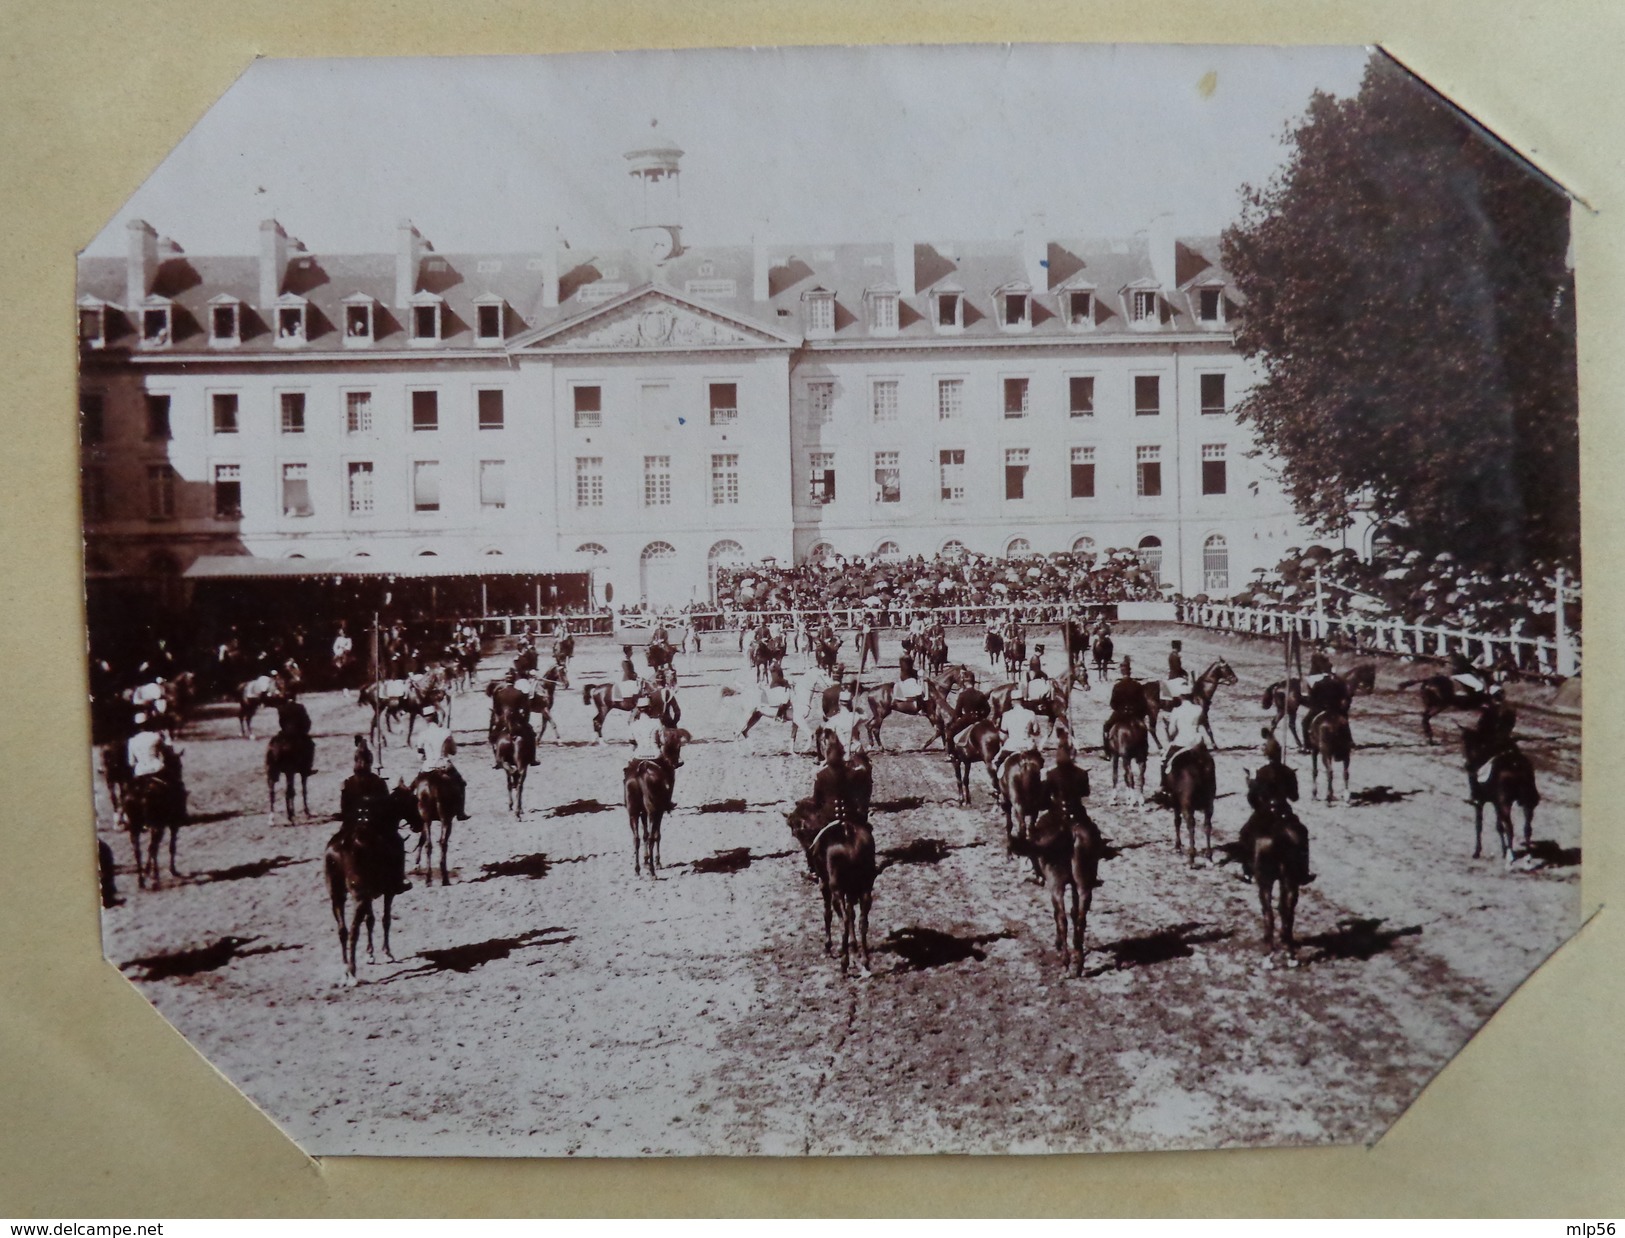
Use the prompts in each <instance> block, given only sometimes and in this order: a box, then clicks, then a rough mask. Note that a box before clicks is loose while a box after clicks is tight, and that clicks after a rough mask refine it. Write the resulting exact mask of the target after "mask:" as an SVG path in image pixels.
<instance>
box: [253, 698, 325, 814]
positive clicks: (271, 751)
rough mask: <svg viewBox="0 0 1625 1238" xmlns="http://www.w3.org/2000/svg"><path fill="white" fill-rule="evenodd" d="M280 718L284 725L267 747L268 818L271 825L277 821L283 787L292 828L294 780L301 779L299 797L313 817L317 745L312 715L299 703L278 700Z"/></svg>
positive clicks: (266, 812) (266, 784)
mask: <svg viewBox="0 0 1625 1238" xmlns="http://www.w3.org/2000/svg"><path fill="white" fill-rule="evenodd" d="M273 703H274V704H275V705H276V710H277V716H278V718H279V719H280V720H281V725H280V727H279V729H278V730H277V733H276V734H275V735H273V736H271V740H270V742H269V743H267V744H266V745H265V797H266V806H265V818H266V822H267V824H270V823H274V822H275V821H276V784H277V781H278V780H279V779H280V780H281V782H282V785H283V802H284V805H285V807H286V809H287V813H288V824H289V825H292V824H294V819H293V780H294V776H295V775H298V777H299V794H300V798H301V800H302V802H303V803H304V807H305V816H307V817H308V816H310V779H311V775H312V774H314V773H315V772H316V770H315V768H314V766H315V764H316V741H315V740H313V739H311V737H310V714H309V713H307V712H306V711H305V707H304V706H303V705H300V704H299V703H298V702H296V701H289V700H282V699H278V700H276V701H274V702H273Z"/></svg>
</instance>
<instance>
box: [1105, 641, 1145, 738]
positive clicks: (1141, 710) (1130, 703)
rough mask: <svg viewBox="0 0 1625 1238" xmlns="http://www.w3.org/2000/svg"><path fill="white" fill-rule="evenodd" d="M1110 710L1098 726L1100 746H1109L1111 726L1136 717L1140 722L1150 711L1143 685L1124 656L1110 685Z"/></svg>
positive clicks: (1129, 660) (1131, 664)
mask: <svg viewBox="0 0 1625 1238" xmlns="http://www.w3.org/2000/svg"><path fill="white" fill-rule="evenodd" d="M1110 704H1111V708H1112V712H1111V714H1110V715H1109V716H1108V717H1107V719H1106V723H1105V725H1104V726H1102V727H1101V728H1100V746H1101V748H1102V749H1106V748H1108V747H1109V743H1108V736H1110V735H1111V732H1112V728H1113V727H1114V726H1116V725H1118V723H1120V722H1129V721H1132V720H1134V719H1136V718H1138V719H1139V720H1140V721H1141V722H1142V723H1143V722H1144V721H1145V719H1146V715H1147V714H1148V713H1150V712H1151V706H1150V704H1149V703H1148V702H1147V701H1146V699H1145V687H1144V685H1142V684H1141V683H1140V681H1139V680H1137V679H1135V678H1134V667H1133V663H1132V661H1131V659H1129V658H1128V657H1127V656H1125V657H1124V658H1123V660H1122V662H1121V663H1120V664H1119V666H1118V674H1117V682H1116V683H1114V684H1113V685H1112V694H1111V700H1110Z"/></svg>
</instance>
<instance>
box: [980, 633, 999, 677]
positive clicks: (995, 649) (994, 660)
mask: <svg viewBox="0 0 1625 1238" xmlns="http://www.w3.org/2000/svg"><path fill="white" fill-rule="evenodd" d="M982 649H983V651H984V652H985V653H986V654H987V664H988V665H989V666H991V667H992V668H993V669H994V670H998V669H999V663H1001V662H1002V661H1004V633H1003V632H1001V631H999V630H998V629H997V628H989V629H988V630H987V635H986V636H984V637H983V638H982Z"/></svg>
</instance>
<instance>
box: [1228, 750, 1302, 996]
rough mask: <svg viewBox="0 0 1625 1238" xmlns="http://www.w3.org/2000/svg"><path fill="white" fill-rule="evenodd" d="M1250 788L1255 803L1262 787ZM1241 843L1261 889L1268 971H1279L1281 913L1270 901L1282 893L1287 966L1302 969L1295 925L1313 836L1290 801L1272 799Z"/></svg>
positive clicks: (1246, 829) (1263, 803)
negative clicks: (1275, 893) (1277, 943)
mask: <svg viewBox="0 0 1625 1238" xmlns="http://www.w3.org/2000/svg"><path fill="white" fill-rule="evenodd" d="M1267 768H1268V767H1267ZM1283 768H1284V767H1283ZM1289 772H1290V771H1289ZM1247 785H1248V793H1249V798H1251V797H1252V795H1253V792H1254V790H1255V787H1256V784H1255V783H1254V782H1253V781H1252V780H1250V779H1249V780H1248V784H1247ZM1241 841H1242V845H1243V856H1244V864H1245V866H1246V867H1247V869H1248V870H1249V871H1250V872H1251V874H1252V878H1253V881H1254V883H1255V884H1256V885H1257V886H1258V910H1259V913H1260V915H1261V916H1262V917H1263V920H1264V966H1265V967H1272V966H1274V958H1275V914H1276V910H1277V907H1276V906H1274V905H1272V904H1271V899H1270V895H1271V893H1272V891H1273V890H1275V889H1277V888H1278V890H1279V893H1278V896H1277V898H1278V906H1279V910H1280V915H1281V945H1282V946H1283V947H1285V949H1286V956H1287V966H1289V967H1296V966H1297V965H1298V942H1297V938H1296V937H1295V936H1294V935H1293V925H1294V921H1295V919H1296V917H1297V912H1298V891H1299V889H1300V887H1301V886H1302V885H1303V882H1304V879H1305V878H1306V877H1307V876H1308V869H1309V856H1308V841H1309V835H1308V832H1307V831H1306V830H1305V829H1304V828H1303V823H1302V822H1301V821H1299V820H1298V817H1297V814H1296V813H1294V812H1293V811H1292V809H1291V808H1290V807H1288V806H1287V804H1286V802H1285V801H1284V800H1282V799H1279V798H1274V797H1266V798H1265V799H1263V800H1261V802H1260V806H1259V807H1258V808H1256V809H1254V810H1253V815H1252V816H1251V817H1250V818H1248V821H1247V824H1246V825H1245V826H1243V827H1242V831H1241Z"/></svg>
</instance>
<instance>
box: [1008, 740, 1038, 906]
mask: <svg viewBox="0 0 1625 1238" xmlns="http://www.w3.org/2000/svg"><path fill="white" fill-rule="evenodd" d="M1045 798H1046V797H1045V794H1044V758H1043V757H1041V756H1039V755H1038V754H1037V753H1036V752H1031V751H1023V752H1017V753H1014V754H1012V755H1011V756H1010V758H1009V759H1008V760H1007V761H1005V763H1004V765H1003V766H1002V767H1001V768H1000V769H999V807H1000V808H1002V809H1003V810H1004V845H1005V851H1006V853H1007V854H1010V855H1014V854H1015V850H1016V847H1015V839H1016V836H1017V834H1018V833H1019V834H1020V836H1021V837H1022V838H1026V837H1027V836H1028V835H1029V834H1030V833H1031V832H1032V827H1033V825H1034V823H1035V822H1036V821H1037V820H1038V814H1039V813H1041V812H1043V811H1044V807H1045ZM1018 825H1019V829H1018V828H1017V827H1018ZM1033 876H1034V877H1036V878H1038V879H1040V880H1042V879H1043V873H1042V872H1040V871H1039V867H1038V861H1037V860H1036V859H1035V860H1034V861H1033Z"/></svg>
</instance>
